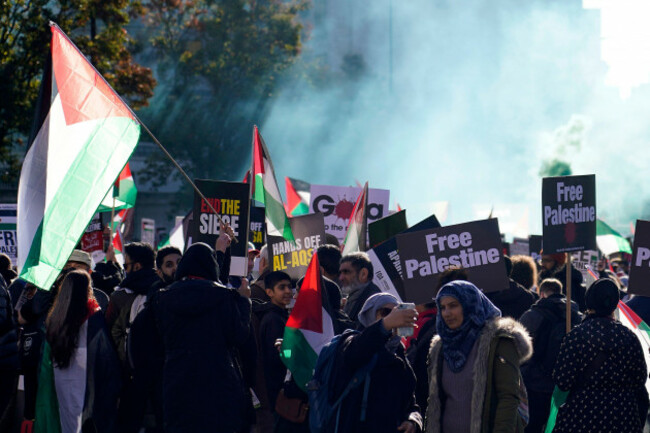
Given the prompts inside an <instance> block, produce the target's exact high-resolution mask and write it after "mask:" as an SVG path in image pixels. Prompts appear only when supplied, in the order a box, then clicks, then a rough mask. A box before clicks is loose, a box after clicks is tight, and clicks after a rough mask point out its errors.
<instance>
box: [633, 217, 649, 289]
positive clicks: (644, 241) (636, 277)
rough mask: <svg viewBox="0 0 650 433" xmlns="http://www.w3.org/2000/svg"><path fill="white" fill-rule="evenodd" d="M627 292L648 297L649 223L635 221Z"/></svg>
mask: <svg viewBox="0 0 650 433" xmlns="http://www.w3.org/2000/svg"><path fill="white" fill-rule="evenodd" d="M627 292H628V293H631V294H634V295H641V296H650V221H642V220H637V221H636V230H634V247H633V248H632V263H630V279H629V280H628V286H627Z"/></svg>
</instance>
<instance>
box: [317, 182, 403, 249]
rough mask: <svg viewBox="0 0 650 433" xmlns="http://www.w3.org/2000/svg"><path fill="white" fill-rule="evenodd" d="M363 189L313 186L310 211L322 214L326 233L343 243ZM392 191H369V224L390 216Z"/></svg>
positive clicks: (373, 189) (372, 189)
mask: <svg viewBox="0 0 650 433" xmlns="http://www.w3.org/2000/svg"><path fill="white" fill-rule="evenodd" d="M362 189H363V188H357V187H346V186H329V185H311V189H310V199H311V203H309V210H310V212H312V213H316V212H320V213H322V214H323V217H324V218H325V232H326V233H329V234H332V235H334V236H336V238H337V239H338V240H339V242H341V243H342V242H343V239H344V238H345V233H346V231H347V229H348V223H349V222H350V216H351V215H352V209H353V208H354V203H355V202H356V201H357V198H358V197H359V194H361V190H362ZM389 202H390V191H388V190H387V189H375V188H370V189H368V223H370V222H372V221H376V220H378V219H380V218H382V217H384V216H386V215H388V205H389Z"/></svg>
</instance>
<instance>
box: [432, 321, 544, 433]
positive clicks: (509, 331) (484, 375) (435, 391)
mask: <svg viewBox="0 0 650 433" xmlns="http://www.w3.org/2000/svg"><path fill="white" fill-rule="evenodd" d="M499 338H508V339H512V341H513V342H514V344H515V347H516V349H517V353H518V354H519V365H521V364H522V363H523V362H526V361H527V360H528V359H530V357H531V356H532V354H533V345H532V341H531V338H530V336H529V335H528V332H527V331H526V329H525V328H524V327H523V325H521V324H520V323H519V322H517V321H516V320H514V319H511V318H509V317H499V318H496V319H493V320H490V321H488V322H486V324H485V326H484V327H483V329H482V330H481V335H480V336H479V338H478V340H477V341H476V343H475V344H477V345H478V347H477V352H476V358H475V361H474V372H473V381H474V390H473V391H472V405H471V407H472V412H471V428H470V433H480V432H481V427H482V422H483V407H484V403H485V401H484V400H485V395H486V391H487V385H488V384H487V379H488V368H489V365H490V364H491V362H490V361H491V360H490V359H488V358H489V357H490V351H491V348H492V346H493V344H496V342H497V341H498V339H499ZM441 350H442V339H441V338H440V336H438V335H436V336H435V337H434V338H433V340H432V341H431V347H430V349H429V359H428V362H427V364H428V372H429V405H428V407H427V413H426V428H425V431H426V433H438V432H440V429H441V425H440V420H441V416H442V414H441V402H440V396H439V393H440V383H439V381H438V379H439V374H440V373H439V372H440V368H441V367H442V365H441V363H440V361H441V360H442V357H441V356H440V355H441V353H440V351H441Z"/></svg>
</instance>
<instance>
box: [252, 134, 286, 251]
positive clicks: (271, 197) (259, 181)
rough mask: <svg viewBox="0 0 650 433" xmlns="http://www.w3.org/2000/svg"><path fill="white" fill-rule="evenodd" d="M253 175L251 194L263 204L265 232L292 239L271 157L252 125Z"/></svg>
mask: <svg viewBox="0 0 650 433" xmlns="http://www.w3.org/2000/svg"><path fill="white" fill-rule="evenodd" d="M253 175H254V178H253V185H252V194H251V195H252V197H253V199H255V201H258V202H260V203H262V204H263V205H264V213H265V215H266V234H267V235H270V236H282V237H283V238H285V239H286V240H288V241H293V240H294V237H293V232H292V231H291V225H289V218H288V217H287V213H286V212H285V210H284V205H283V204H282V197H281V196H280V189H279V188H278V182H277V181H276V180H275V172H274V170H273V164H272V163H271V157H270V156H269V152H268V150H266V145H265V144H264V140H263V139H262V136H261V135H260V131H259V130H258V129H257V126H255V127H253Z"/></svg>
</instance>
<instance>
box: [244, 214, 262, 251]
mask: <svg viewBox="0 0 650 433" xmlns="http://www.w3.org/2000/svg"><path fill="white" fill-rule="evenodd" d="M248 241H249V242H252V243H253V245H255V248H256V249H258V250H259V249H260V248H262V245H264V244H265V243H266V222H265V219H264V208H263V207H256V206H251V210H250V231H249V233H248Z"/></svg>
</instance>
